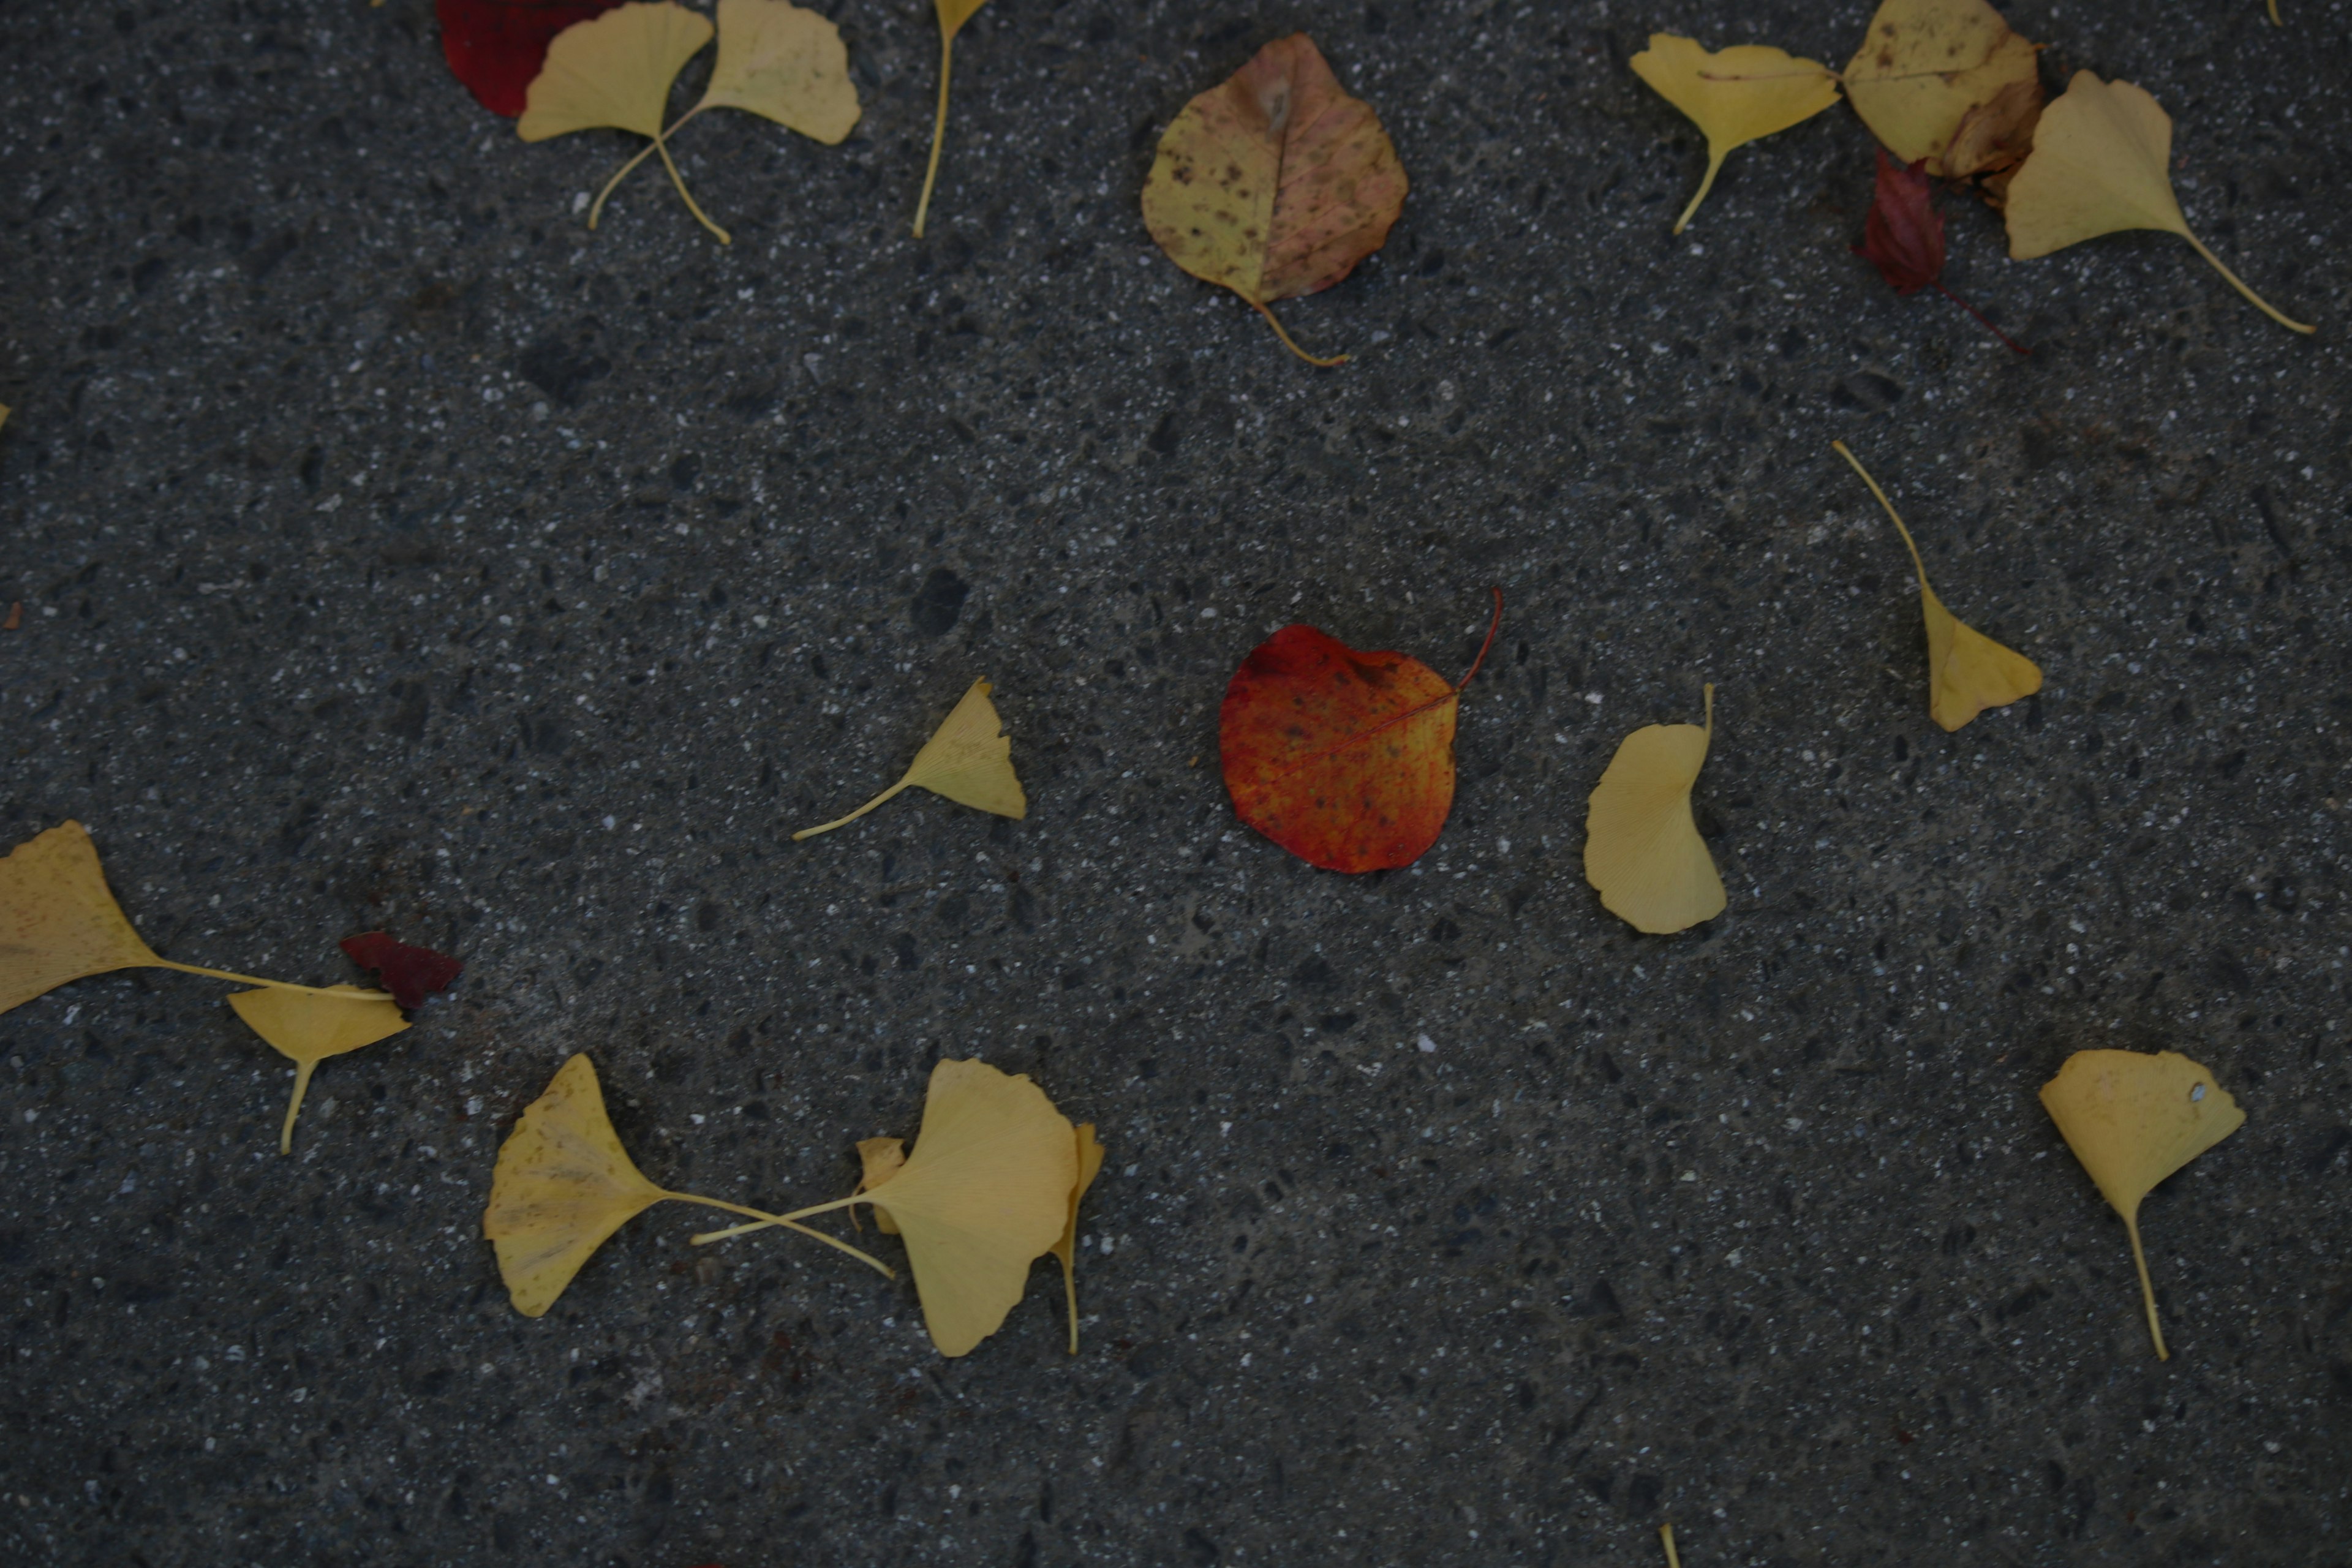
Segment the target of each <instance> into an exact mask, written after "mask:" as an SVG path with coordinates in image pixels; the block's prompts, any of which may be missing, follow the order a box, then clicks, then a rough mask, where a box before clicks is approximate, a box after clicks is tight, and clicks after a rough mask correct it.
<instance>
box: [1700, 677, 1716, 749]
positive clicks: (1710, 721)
mask: <svg viewBox="0 0 2352 1568" xmlns="http://www.w3.org/2000/svg"><path fill="white" fill-rule="evenodd" d="M1698 700H1699V703H1700V711H1701V713H1702V714H1704V715H1705V728H1704V729H1703V730H1702V731H1700V732H1701V733H1702V734H1704V735H1705V736H1706V739H1707V740H1708V742H1710V743H1711V742H1713V741H1714V740H1715V682H1714V681H1712V680H1709V681H1706V682H1703V683H1702V684H1701V685H1700V687H1699V693H1698Z"/></svg>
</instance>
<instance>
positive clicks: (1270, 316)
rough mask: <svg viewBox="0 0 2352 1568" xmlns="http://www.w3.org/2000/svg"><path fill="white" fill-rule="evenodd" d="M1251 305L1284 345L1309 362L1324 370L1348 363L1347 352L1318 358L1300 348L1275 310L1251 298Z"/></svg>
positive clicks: (1245, 297)
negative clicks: (1275, 315)
mask: <svg viewBox="0 0 2352 1568" xmlns="http://www.w3.org/2000/svg"><path fill="white" fill-rule="evenodd" d="M1243 297H1244V299H1247V298H1248V296H1246V295H1244V296H1243ZM1250 305H1251V307H1252V308H1253V309H1255V310H1256V311H1257V313H1258V314H1259V315H1261V316H1264V317H1265V324H1266V325H1267V326H1269V327H1272V328H1273V329H1274V335H1275V336H1276V337H1277V338H1280V339H1281V340H1282V346H1283V347H1284V348H1286V349H1288V350H1289V351H1290V352H1291V353H1295V354H1297V356H1298V357H1299V358H1300V359H1303V360H1305V361H1306V362H1307V363H1308V364H1311V365H1314V366H1317V367H1318V368H1319V369H1322V370H1329V369H1330V368H1331V367H1332V366H1333V365H1335V364H1346V363H1348V356H1347V355H1346V354H1333V355H1332V356H1331V357H1330V358H1329V359H1318V358H1316V357H1315V356H1314V355H1313V354H1311V353H1307V351H1306V350H1305V349H1302V348H1300V347H1299V346H1298V345H1297V343H1294V342H1291V341H1290V334H1289V333H1288V332H1286V331H1283V330H1282V323H1281V322H1280V321H1276V320H1275V319H1274V312H1273V311H1272V310H1267V309H1266V308H1265V304H1264V302H1262V301H1260V300H1250Z"/></svg>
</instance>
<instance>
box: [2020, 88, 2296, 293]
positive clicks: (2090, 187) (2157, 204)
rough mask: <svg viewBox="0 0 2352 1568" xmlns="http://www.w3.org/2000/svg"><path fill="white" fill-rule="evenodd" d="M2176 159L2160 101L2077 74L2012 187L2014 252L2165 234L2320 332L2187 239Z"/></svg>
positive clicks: (2036, 134)
mask: <svg viewBox="0 0 2352 1568" xmlns="http://www.w3.org/2000/svg"><path fill="white" fill-rule="evenodd" d="M2171 161H2172V119H2171V117H2170V116H2169V115H2168V114H2166V113H2165V112H2164V110H2162V109H2161V108H2159V107H2158V104H2157V101H2156V100H2155V99H2153V98H2151V97H2149V96H2148V94H2147V92H2146V91H2144V90H2142V89H2139V88H2137V87H2135V86H2133V85H2132V84H2131V83H2130V82H2127V81H2114V82H2106V81H2101V80H2100V79H2098V78H2097V77H2095V76H2094V75H2093V74H2092V73H2090V72H2089V71H2076V72H2075V73H2074V80H2072V81H2070V82H2069V83H2067V84H2066V90H2065V92H2064V93H2063V94H2062V95H2060V96H2059V97H2058V98H2057V99H2056V100H2054V101H2053V102H2052V103H2051V104H2050V106H2049V107H2048V108H2046V109H2044V110H2042V120H2041V122H2040V123H2039V124H2038V125H2036V126H2035V127H2034V131H2033V152H2032V155H2031V156H2029V157H2028V158H2027V159H2026V160H2025V163H2023V165H2022V166H2021V167H2020V168H2019V169H2018V171H2017V174H2016V177H2015V178H2013V179H2011V181H2010V182H2009V190H2008V194H2007V196H2006V198H2005V204H2004V205H2003V208H2002V216H2004V217H2005V218H2006V219H2007V221H2008V224H2009V254H2010V255H2011V257H2012V258H2015V259H2017V260H2019V261H2027V260H2031V259H2032V258H2034V257H2037V256H2047V255H2049V254H2050V253H2051V252H2052V251H2053V250H2063V249H2064V248H2065V247H2068V246H2070V245H2079V244H2081V243H2082V242H2083V241H2084V240H2086V239H2095V238H2097V237H2099V236H2101V235H2103V234H2114V233H2116V232H2117V231H2119V230H2122V229H2128V228H2155V229H2162V230H2164V231H2165V232H2166V233H2168V234H2177V235H2179V237H2181V238H2183V239H2185V240H2187V241H2188V242H2189V244H2190V245H2191V246H2192V247H2195V249H2196V251H2197V254H2198V255H2200V256H2201V257H2203V258H2205V259H2206V260H2207V261H2209V262H2211V263H2212V264H2213V269H2214V270H2215V271H2217V272H2219V273H2221V276H2222V277H2224V278H2226V279H2229V280H2230V286H2231V288H2233V289H2237V291H2238V292H2239V293H2241V294H2243V295H2244V296H2245V297H2246V298H2247V299H2248V300H2252V302H2253V304H2254V307H2255V308H2256V309H2257V310H2261V311H2262V312H2263V314H2264V315H2266V316H2268V317H2270V319H2271V320H2273V321H2276V322H2278V323H2279V325H2281V326H2283V327H2288V328H2292V329H2293V330H2294V331H2298V332H2309V331H2314V330H2315V329H2313V328H2312V327H2309V326H2306V325H2305V323H2303V322H2301V321H2290V320H2288V319H2287V318H2286V317H2285V316H2283V315H2281V314H2280V313H2279V312H2278V311H2277V310H2273V309H2272V308H2271V304H2270V301H2269V300H2264V299H2263V297H2262V296H2261V295H2259V294H2257V293H2255V292H2254V291H2253V290H2252V289H2250V288H2248V287H2247V286H2246V284H2245V282H2244V280H2243V279H2241V278H2239V276H2238V275H2237V274H2236V273H2234V272H2232V271H2231V270H2230V269H2229V268H2227V267H2224V266H2222V265H2221V258H2220V257H2218V256H2215V255H2214V254H2213V253H2212V252H2211V251H2210V250H2208V249H2206V248H2205V242H2204V241H2203V240H2200V239H2199V238H2198V237H2196V236H2195V235H2193V234H2191V233H2189V220H2188V218H2187V217H2185V216H2182V214H2181V211H2180V203H2179V199H2178V198H2177V197H2175V196H2174V195H2173V194H2172V176H2171V174H2170V172H2169V170H2170V165H2171Z"/></svg>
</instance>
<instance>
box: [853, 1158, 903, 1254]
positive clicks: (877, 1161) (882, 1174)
mask: <svg viewBox="0 0 2352 1568" xmlns="http://www.w3.org/2000/svg"><path fill="white" fill-rule="evenodd" d="M857 1158H858V1161H859V1163H861V1164H863V1165H864V1166H865V1167H866V1169H865V1173H864V1174H863V1175H861V1176H859V1177H858V1178H857V1185H856V1187H854V1188H852V1189H851V1195H852V1196H853V1197H854V1196H856V1194H858V1193H870V1192H872V1191H873V1190H874V1189H875V1188H877V1187H878V1186H880V1185H881V1184H883V1183H885V1182H887V1181H888V1180H889V1179H890V1178H891V1177H893V1176H895V1175H897V1174H898V1167H900V1166H901V1165H904V1164H905V1163H907V1141H906V1140H905V1139H904V1138H861V1139H859V1140H858V1141H857ZM849 1223H850V1224H851V1225H853V1226H854V1225H856V1223H857V1211H856V1209H854V1208H853V1209H851V1210H850V1211H849ZM874 1228H875V1229H877V1230H878V1231H880V1232H881V1233H882V1234H883V1235H885V1236H896V1235H898V1221H897V1220H895V1219H892V1218H891V1217H890V1216H889V1215H887V1214H885V1213H884V1212H883V1211H882V1210H880V1209H876V1210H875V1211H874Z"/></svg>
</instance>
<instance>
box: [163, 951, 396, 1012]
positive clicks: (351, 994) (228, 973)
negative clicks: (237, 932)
mask: <svg viewBox="0 0 2352 1568" xmlns="http://www.w3.org/2000/svg"><path fill="white" fill-rule="evenodd" d="M152 967H153V968H156V969H176V970H178V971H179V972H180V973H183V974H202V975H205V976H206V977H208V978H210V979H213V980H234V981H236V982H237V983H238V984H242V985H267V986H268V987H269V988H270V989H271V990H273V991H299V992H301V993H302V994H304V995H306V996H332V997H335V998H336V999H337V1000H339V1001H343V1002H389V1001H391V1000H392V994H391V993H390V992H386V991H355V990H352V989H349V988H347V987H342V986H328V985H297V984H294V983H293V982H292V981H290V980H264V979H263V978H261V976H259V975H258V974H239V973H236V972H235V971H233V970H227V969H206V968H205V966H204V965H202V964H200V963H173V962H172V961H171V960H170V959H168V958H159V959H157V960H155V962H154V963H153V965H152Z"/></svg>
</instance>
